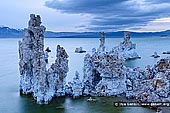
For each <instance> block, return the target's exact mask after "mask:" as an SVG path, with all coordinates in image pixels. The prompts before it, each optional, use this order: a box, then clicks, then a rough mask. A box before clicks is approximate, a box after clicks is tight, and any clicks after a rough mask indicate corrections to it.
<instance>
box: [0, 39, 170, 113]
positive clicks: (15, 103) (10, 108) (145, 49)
mask: <svg viewBox="0 0 170 113" xmlns="http://www.w3.org/2000/svg"><path fill="white" fill-rule="evenodd" d="M19 40H21V39H19V38H6V39H5V38H1V39H0V52H1V54H0V113H74V112H77V113H136V112H138V113H154V111H152V110H150V109H147V108H143V107H131V108H126V107H124V108H115V107H114V106H113V102H114V101H118V100H121V98H112V97H98V98H97V102H92V103H91V102H87V101H86V99H87V97H83V98H80V99H75V100H74V99H72V98H69V97H67V98H55V99H53V101H52V102H51V104H49V105H37V104H36V103H35V102H33V100H32V98H31V97H30V96H25V95H20V94H19V81H20V77H19V70H18V61H19V60H18V41H19ZM122 40H123V39H121V38H109V39H106V46H107V50H110V49H111V48H112V47H114V46H116V45H118V44H119V43H120V41H122ZM131 40H132V42H134V43H136V44H137V51H138V53H139V55H140V56H141V57H142V58H141V59H137V60H131V61H128V62H126V63H125V65H126V66H129V67H141V68H144V67H145V66H146V65H147V64H150V65H153V64H154V63H155V62H157V61H158V60H159V59H160V58H157V59H154V58H151V57H150V56H151V55H152V54H153V53H154V52H155V51H156V52H157V53H158V54H159V55H161V58H164V57H166V56H167V55H163V54H162V52H163V51H168V50H169V51H170V46H169V44H170V38H156V37H155V38H132V39H131ZM58 44H60V45H61V46H63V47H64V48H65V49H66V51H67V53H68V55H69V72H68V75H67V81H71V80H72V78H73V76H74V73H75V71H78V72H79V73H80V75H81V77H82V76H83V73H82V67H83V57H84V55H85V54H86V53H90V54H91V49H92V48H94V47H95V48H98V46H99V39H97V38H89V39H87V38H86V39H85V38H79V39H78V38H62V39H61V38H59V39H58V38H57V39H56V38H48V39H45V47H47V46H49V47H50V49H51V50H52V52H51V53H50V54H49V55H50V58H49V62H50V63H52V62H53V61H54V60H55V53H56V46H57V45H58ZM80 46H81V47H83V48H84V49H85V50H86V51H87V52H86V53H82V54H79V53H74V50H75V48H76V47H80ZM48 66H49V65H48Z"/></svg>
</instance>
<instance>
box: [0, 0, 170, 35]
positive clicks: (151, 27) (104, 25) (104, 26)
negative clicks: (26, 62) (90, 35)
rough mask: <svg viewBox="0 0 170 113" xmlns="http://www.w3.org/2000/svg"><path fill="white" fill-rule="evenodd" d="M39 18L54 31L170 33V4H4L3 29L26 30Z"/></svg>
mask: <svg viewBox="0 0 170 113" xmlns="http://www.w3.org/2000/svg"><path fill="white" fill-rule="evenodd" d="M30 13H35V14H40V15H41V17H42V22H43V25H45V26H46V27H47V30H51V31H82V32H84V31H119V30H130V31H139V32H140V31H162V30H168V29H170V1H169V0H1V1H0V14H1V17H0V25H1V26H9V27H12V28H25V27H27V22H28V20H29V14H30Z"/></svg>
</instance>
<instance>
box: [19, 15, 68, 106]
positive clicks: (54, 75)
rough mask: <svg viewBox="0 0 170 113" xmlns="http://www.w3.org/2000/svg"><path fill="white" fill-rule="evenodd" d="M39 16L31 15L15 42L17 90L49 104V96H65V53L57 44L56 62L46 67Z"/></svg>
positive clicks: (66, 67)
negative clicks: (18, 85)
mask: <svg viewBox="0 0 170 113" xmlns="http://www.w3.org/2000/svg"><path fill="white" fill-rule="evenodd" d="M45 29H46V28H45V27H44V26H42V25H41V18H40V16H39V15H35V14H31V15H30V20H29V23H28V28H26V29H24V33H23V38H22V41H19V59H20V61H19V70H20V77H21V80H20V92H21V93H22V94H32V95H33V97H34V99H35V100H36V101H37V103H39V104H41V103H45V104H46V103H49V102H50V101H51V100H52V97H53V96H63V95H65V90H64V85H65V78H66V76H67V72H68V60H67V58H68V55H67V53H66V51H65V50H64V48H63V47H60V46H59V45H58V46H57V55H56V61H55V63H53V64H52V65H51V67H50V68H49V69H48V70H47V68H46V63H45V58H44V32H45Z"/></svg>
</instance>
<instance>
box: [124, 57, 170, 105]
mask: <svg viewBox="0 0 170 113" xmlns="http://www.w3.org/2000/svg"><path fill="white" fill-rule="evenodd" d="M169 63H170V57H167V58H164V59H161V60H159V61H158V62H157V63H156V64H155V65H154V66H153V67H151V66H147V67H146V68H145V70H143V71H141V72H139V75H142V76H141V77H140V76H138V77H135V78H132V77H130V79H131V81H132V84H133V85H132V87H133V88H132V89H131V90H129V91H130V92H128V91H127V93H130V94H131V96H133V97H135V98H136V99H137V100H139V101H141V102H170V96H169V94H170V77H169V74H170V65H169ZM135 82H136V83H135ZM134 83H135V85H134ZM127 96H130V95H127Z"/></svg>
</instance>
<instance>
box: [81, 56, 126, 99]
mask: <svg viewBox="0 0 170 113" xmlns="http://www.w3.org/2000/svg"><path fill="white" fill-rule="evenodd" d="M124 68H125V67H124V66H123V60H121V59H118V57H117V55H114V54H109V53H102V54H97V53H96V54H93V55H92V56H90V55H89V54H87V55H86V56H85V58H84V68H83V69H84V70H83V72H84V77H83V82H84V92H83V93H84V94H86V95H87V94H93V93H94V95H103V96H107V95H108V96H111V95H117V94H121V93H123V92H124V91H125V90H126V84H125V80H126V74H125V73H124Z"/></svg>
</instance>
